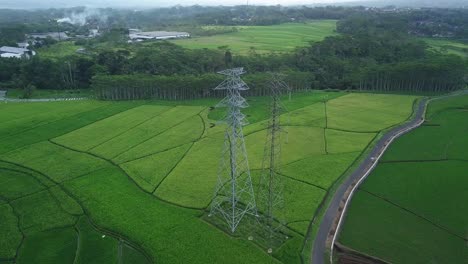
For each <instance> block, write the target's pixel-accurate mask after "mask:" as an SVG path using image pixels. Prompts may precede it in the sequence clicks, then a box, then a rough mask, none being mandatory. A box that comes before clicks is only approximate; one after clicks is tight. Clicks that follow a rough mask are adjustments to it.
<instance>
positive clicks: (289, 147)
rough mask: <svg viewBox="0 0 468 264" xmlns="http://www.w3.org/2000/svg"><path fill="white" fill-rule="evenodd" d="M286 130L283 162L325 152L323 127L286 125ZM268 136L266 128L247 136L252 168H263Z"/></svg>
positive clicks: (283, 138)
mask: <svg viewBox="0 0 468 264" xmlns="http://www.w3.org/2000/svg"><path fill="white" fill-rule="evenodd" d="M284 130H285V131H286V132H285V133H287V135H286V134H283V135H282V144H281V162H282V164H287V163H291V162H294V161H297V160H300V159H303V158H306V157H308V156H312V155H322V154H325V141H324V136H323V133H324V131H323V129H322V128H318V127H284ZM266 138H267V132H266V130H262V131H260V132H256V133H253V134H250V135H248V136H247V137H246V138H245V144H246V146H247V152H248V154H249V165H250V168H251V169H261V168H262V162H263V154H264V144H265V142H266Z"/></svg>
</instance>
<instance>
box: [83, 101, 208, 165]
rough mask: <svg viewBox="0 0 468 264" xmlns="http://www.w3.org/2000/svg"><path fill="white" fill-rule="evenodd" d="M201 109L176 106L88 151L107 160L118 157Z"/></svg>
mask: <svg viewBox="0 0 468 264" xmlns="http://www.w3.org/2000/svg"><path fill="white" fill-rule="evenodd" d="M203 109H204V107H198V106H177V107H173V108H170V109H168V110H167V111H165V112H163V113H161V114H160V115H157V116H155V117H153V118H151V119H149V120H148V121H146V122H144V123H142V124H140V125H138V126H136V127H134V128H132V129H130V130H128V131H126V132H125V133H123V134H120V135H119V136H116V137H114V138H112V139H111V140H109V141H107V142H105V143H103V144H101V145H99V146H97V147H95V148H92V149H91V150H90V151H91V152H92V153H94V154H97V155H99V156H103V157H106V158H109V159H110V158H113V157H116V156H119V154H121V153H123V152H125V151H127V150H129V149H131V148H133V147H135V146H138V145H139V144H141V143H144V142H146V141H147V140H150V139H151V138H153V137H155V136H157V135H158V134H160V133H164V132H165V131H167V130H170V129H171V128H173V127H175V126H177V125H178V124H181V123H184V122H186V121H187V119H189V118H193V117H194V116H196V115H197V114H198V113H200V112H201V111H202V110H203Z"/></svg>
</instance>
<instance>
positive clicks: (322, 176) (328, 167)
mask: <svg viewBox="0 0 468 264" xmlns="http://www.w3.org/2000/svg"><path fill="white" fill-rule="evenodd" d="M358 155H359V152H354V153H344V154H329V155H318V156H312V157H308V158H306V159H302V160H299V161H297V162H293V163H290V164H288V165H286V166H284V167H282V168H281V173H282V174H284V175H286V176H289V177H292V178H294V179H297V180H301V181H304V182H307V183H310V184H314V185H317V186H320V187H322V188H324V189H328V188H329V187H330V186H331V185H332V183H333V182H334V181H335V180H336V179H337V178H338V177H340V176H341V175H342V174H343V173H344V172H345V171H346V169H347V168H348V166H349V165H350V164H352V163H353V161H354V160H355V159H356V158H357V157H358Z"/></svg>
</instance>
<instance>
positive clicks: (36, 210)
mask: <svg viewBox="0 0 468 264" xmlns="http://www.w3.org/2000/svg"><path fill="white" fill-rule="evenodd" d="M11 206H13V207H14V208H15V210H16V211H17V212H18V215H19V216H20V225H21V229H22V230H23V231H24V232H25V233H26V234H27V235H30V234H33V233H37V232H39V231H44V230H47V229H51V228H57V227H64V226H72V225H73V224H74V223H75V218H74V217H73V216H71V215H69V214H67V213H65V212H64V211H63V210H62V209H61V208H60V206H59V204H58V203H57V202H56V201H55V200H54V198H53V196H52V195H51V194H50V193H49V192H48V191H43V192H39V193H36V194H33V195H30V196H26V197H23V198H20V199H17V200H14V201H12V202H11Z"/></svg>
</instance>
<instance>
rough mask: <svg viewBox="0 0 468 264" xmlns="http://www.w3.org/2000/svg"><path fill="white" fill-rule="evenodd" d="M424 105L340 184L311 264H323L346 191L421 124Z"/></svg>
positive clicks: (324, 219) (381, 141)
mask: <svg viewBox="0 0 468 264" xmlns="http://www.w3.org/2000/svg"><path fill="white" fill-rule="evenodd" d="M426 103H427V99H423V100H421V101H420V102H419V104H418V105H417V108H416V112H415V115H414V116H413V119H412V120H411V121H409V122H407V123H405V124H403V125H400V126H398V127H395V128H393V129H392V130H390V131H389V132H388V133H386V134H385V135H384V136H383V137H382V138H381V139H380V140H379V141H378V142H377V144H376V145H375V146H374V148H373V149H372V151H371V152H370V154H369V155H368V156H367V158H366V159H365V160H364V161H363V162H362V163H361V165H360V166H359V167H358V168H357V169H356V170H355V171H354V172H353V173H352V174H351V175H350V176H349V177H348V178H347V179H346V180H345V181H344V182H343V183H342V184H341V186H340V187H339V188H338V190H337V191H336V192H335V194H334V195H333V198H332V200H331V203H330V204H329V206H328V208H327V210H326V212H325V215H324V217H323V219H322V222H321V224H320V227H319V230H318V232H317V236H316V237H315V242H314V248H313V251H312V263H313V264H322V263H325V259H324V257H325V252H326V250H327V248H326V242H327V238H328V235H329V233H330V230H331V229H332V227H333V224H334V221H335V219H336V217H337V216H338V209H339V206H340V202H341V201H342V200H343V199H344V198H347V197H348V196H346V191H347V190H348V189H349V187H350V186H351V185H352V184H353V183H354V182H358V181H360V180H361V181H362V180H364V179H365V178H366V177H367V175H369V173H370V171H372V169H373V167H374V166H375V164H376V163H377V161H378V160H379V158H380V156H381V154H383V152H384V151H385V149H386V148H387V146H388V144H389V143H391V141H392V140H393V139H395V138H397V137H399V136H401V135H403V134H404V133H406V132H408V131H411V130H412V129H414V128H416V127H418V126H420V125H421V124H422V123H423V121H424V113H425V108H426ZM359 183H360V182H359ZM358 185H359V184H357V185H356V187H357V186H358ZM351 195H352V194H351ZM349 200H350V199H347V201H349ZM346 206H347V204H346V205H345V207H346ZM345 209H346V208H345ZM344 211H345V210H343V211H342V212H344ZM340 220H341V218H340Z"/></svg>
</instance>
